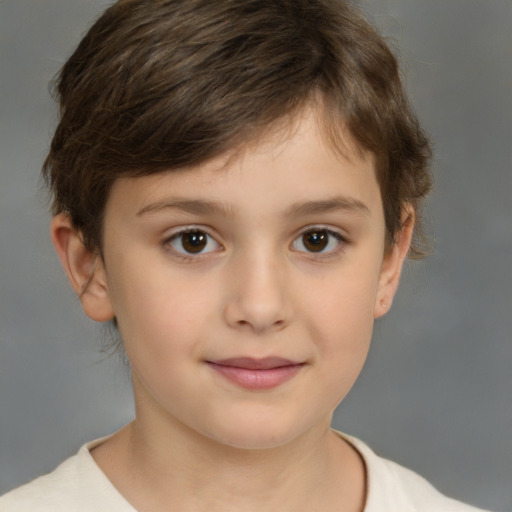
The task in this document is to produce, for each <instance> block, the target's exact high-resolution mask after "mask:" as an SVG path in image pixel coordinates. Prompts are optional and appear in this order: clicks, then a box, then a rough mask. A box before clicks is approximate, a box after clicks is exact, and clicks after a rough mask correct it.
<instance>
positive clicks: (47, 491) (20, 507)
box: [0, 440, 135, 512]
mask: <svg viewBox="0 0 512 512" xmlns="http://www.w3.org/2000/svg"><path fill="white" fill-rule="evenodd" d="M101 441H102V440H98V441H95V442H93V443H88V444H86V445H84V446H82V448H80V450H79V452H78V453H77V454H76V455H74V456H73V457H70V458H69V459H67V460H66V461H64V462H63V463H62V464H61V465H60V466H58V467H57V468H56V469H55V470H54V471H53V472H51V473H49V474H47V475H43V476H40V477H38V478H36V479H35V480H32V481H31V482H29V483H27V484H25V485H22V486H21V487H18V488H16V489H13V490H12V491H10V492H8V493H7V494H4V495H3V496H1V497H0V510H1V512H64V511H66V512H69V511H70V510H73V512H90V511H92V510H116V511H118V512H135V509H133V508H132V507H131V506H130V505H129V504H128V503H127V502H126V501H125V500H124V498H123V497H122V496H121V495H120V494H119V493H118V492H117V490H116V489H115V488H114V487H113V486H112V484H111V483H110V481H109V480H108V478H107V477H106V476H105V475H104V473H103V472H102V471H101V469H100V468H99V467H98V466H97V465H96V463H95V462H94V459H93V458H92V456H91V454H90V452H89V449H90V448H92V447H93V446H96V445H97V444H99V443H100V442H101Z"/></svg>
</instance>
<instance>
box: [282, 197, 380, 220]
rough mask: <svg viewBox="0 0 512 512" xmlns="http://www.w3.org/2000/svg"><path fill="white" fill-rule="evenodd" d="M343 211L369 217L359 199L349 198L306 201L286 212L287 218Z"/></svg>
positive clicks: (367, 209) (368, 212) (367, 211)
mask: <svg viewBox="0 0 512 512" xmlns="http://www.w3.org/2000/svg"><path fill="white" fill-rule="evenodd" d="M336 211H343V212H349V213H357V214H359V213H361V214H364V215H369V214H370V213H371V212H370V209H369V208H368V206H366V205H365V204H364V203H363V202H362V201H360V200H359V199H354V198H350V197H333V198H330V199H324V200H319V201H306V202H301V203H296V204H293V205H292V206H291V207H290V208H289V209H288V211H287V215H289V216H301V215H302V216H306V215H314V214H317V213H328V212H336Z"/></svg>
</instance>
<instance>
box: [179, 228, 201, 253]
mask: <svg viewBox="0 0 512 512" xmlns="http://www.w3.org/2000/svg"><path fill="white" fill-rule="evenodd" d="M206 242H207V240H206V234H205V233H201V232H200V231H194V232H193V233H185V234H184V235H183V239H182V244H183V248H184V249H185V250H186V251H187V252H192V253H197V252H201V251H202V250H203V249H204V248H205V247H206Z"/></svg>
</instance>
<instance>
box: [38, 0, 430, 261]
mask: <svg viewBox="0 0 512 512" xmlns="http://www.w3.org/2000/svg"><path fill="white" fill-rule="evenodd" d="M56 89H57V93H58V96H59V100H60V123H59V125H58V127H57V130H56V133H55V136H54V138H53V141H52V144H51V150H50V153H49V155H48V157H47V158H46V161H45V163H44V167H43V176H44V177H45V179H46V181H47V183H48V184H49V186H50V189H51V191H52V193H53V212H54V214H56V213H59V212H67V213H68V214H69V215H70V216H71V219H72V222H73V224H74V226H75V227H76V228H77V229H79V230H80V231H81V233H82V236H83V239H84V243H85V244H86V245H87V247H88V248H89V249H91V250H93V249H94V250H96V249H100V248H101V231H102V230H101V227H102V221H103V212H104V208H105V203H106V201H107V198H108V194H109V191H110V188H111V186H112V183H113V182H114V180H116V179H117V178H119V177H121V176H139V175H145V174H151V173H156V172H162V171H170V170H172V169H176V168H183V167H190V166H194V165H198V164H201V163H203V162H205V161H206V160H208V159H210V158H212V157H214V156H218V155H220V154H222V153H223V152H225V151H227V150H229V149H233V148H235V147H237V146H240V145H241V144H242V143H243V142H246V141H249V140H250V139H251V138H254V137H255V135H256V134H258V133H260V132H261V130H263V129H265V128H266V127H268V126H270V125H271V124H273V123H275V122H276V121H279V120H282V119H284V118H286V117H287V116H293V114H295V113H297V112H299V111H300V110H301V109H302V108H304V107H305V106H306V105H307V104H308V103H310V102H311V101H312V100H313V98H318V97H320V98H321V100H322V104H323V113H324V115H323V119H324V120H325V126H326V127H327V128H328V130H327V131H326V133H331V134H333V137H331V139H332V140H335V139H336V132H338V133H339V132H340V131H341V129H342V127H347V128H348V130H349V131H350V133H351V135H352V137H353V138H354V140H355V141H356V143H357V144H358V146H359V147H360V149H362V150H366V151H370V152H371V153H373V154H374V155H375V158H376V162H377V169H376V171H377V177H378V180H379V184H380V187H381V193H382V197H383V203H384V212H385V221H386V229H387V233H388V239H389V240H392V239H393V238H394V237H395V235H396V233H397V232H398V231H399V229H400V227H401V219H402V213H403V208H404V205H406V204H411V205H412V206H413V207H414V208H415V210H416V211H417V212H418V211H419V207H420V202H421V200H422V198H423V197H424V196H425V195H426V193H427V192H428V190H429V189H430V186H431V180H430V174H429V166H428V163H429V158H430V147H429V143H428V139H427V137H426V136H425V134H424V132H423V131H422V129H421V128H420V126H419V123H418V121H417V119H416V117H415V115H414V113H413V111H412V110H411V108H410V106H409V104H408V101H407V98H406V95H405V93H404V90H403V87H402V84H401V80H400V76H399V69H398V64H397V61H396V59H395V57H394V55H393V54H392V52H391V51H390V49H389V48H388V46H387V45H386V43H385V42H384V40H383V38H382V37H380V36H379V35H378V34H377V33H376V31H375V30H374V29H373V28H372V27H371V26H370V25H369V24H368V23H367V22H366V21H365V20H364V19H363V17H362V16H361V15H360V14H359V13H358V12H357V11H356V10H355V9H354V8H353V7H352V6H351V5H349V3H348V2H347V1H344V0H215V1H212V0H120V1H118V2H117V3H115V4H114V5H113V6H111V7H110V8H108V9H107V10H106V11H105V12H104V14H103V15H102V16H101V17H100V18H99V19H98V20H97V21H96V23H94V25H93V26H92V27H91V28H90V30H89V31H88V33H87V34H86V35H85V37H84V38H83V39H82V41H81V42H80V44H79V46H78V48H77V49H76V51H75V52H74V53H73V55H72V56H71V57H70V58H69V60H68V61H67V62H66V64H65V65H64V67H63V68H62V70H61V72H60V75H59V76H58V79H57V87H56ZM419 227H420V226H419ZM412 253H413V254H415V253H419V250H418V247H417V246H415V245H413V248H412Z"/></svg>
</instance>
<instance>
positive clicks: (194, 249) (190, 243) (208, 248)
mask: <svg viewBox="0 0 512 512" xmlns="http://www.w3.org/2000/svg"><path fill="white" fill-rule="evenodd" d="M169 245H170V246H171V247H172V248H173V249H174V250H175V251H176V252H179V253H180V254H204V253H208V252H212V251H215V250H217V249H218V248H219V247H220V246H219V244H218V243H217V242H216V241H215V240H214V239H213V238H212V237H211V236H210V235H209V234H208V233H205V232H204V231H200V230H195V231H182V232H181V233H177V234H176V235H174V236H173V237H172V238H171V239H170V240H169Z"/></svg>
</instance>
